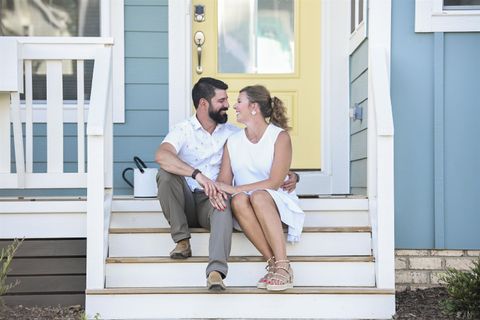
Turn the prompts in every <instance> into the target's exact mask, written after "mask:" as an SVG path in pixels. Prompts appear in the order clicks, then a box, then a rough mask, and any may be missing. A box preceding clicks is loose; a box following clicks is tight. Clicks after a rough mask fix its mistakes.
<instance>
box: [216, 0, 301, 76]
mask: <svg viewBox="0 0 480 320" xmlns="http://www.w3.org/2000/svg"><path fill="white" fill-rule="evenodd" d="M218 5H219V8H218V39H219V41H218V71H219V72H222V73H257V74H265V73H293V72H294V71H295V70H294V65H295V59H294V48H295V30H294V15H295V12H294V3H293V0H268V1H258V2H252V1H250V0H243V1H239V0H224V1H221V2H220V1H219V2H218ZM245 28H247V30H248V32H245Z"/></svg>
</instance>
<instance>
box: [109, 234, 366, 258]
mask: <svg viewBox="0 0 480 320" xmlns="http://www.w3.org/2000/svg"><path fill="white" fill-rule="evenodd" d="M209 237H210V234H208V233H201V234H199V233H194V234H192V238H191V244H192V251H193V255H194V256H208V240H209ZM109 241H110V247H109V257H168V256H169V253H170V251H171V250H172V248H173V246H174V243H173V241H172V239H171V237H170V234H166V233H162V234H159V233H149V234H110V240H109ZM370 254H371V240H370V233H367V232H355V233H346V232H345V233H344V232H338V233H333V232H332V233H304V234H302V240H301V241H300V242H299V243H296V244H294V245H292V244H287V255H289V256H357V255H361V256H368V255H370ZM230 255H231V256H259V255H260V254H259V253H258V251H257V250H256V249H255V247H254V246H253V245H252V244H251V243H250V241H249V240H248V239H247V238H246V237H245V235H244V234H243V233H234V234H233V236H232V249H231V252H230Z"/></svg>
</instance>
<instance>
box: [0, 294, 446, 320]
mask: <svg viewBox="0 0 480 320" xmlns="http://www.w3.org/2000/svg"><path fill="white" fill-rule="evenodd" d="M396 297H397V303H396V305H397V314H396V315H395V316H394V318H393V319H395V320H406V319H409V320H411V319H416V320H419V319H422V320H445V319H455V318H452V317H447V316H446V315H444V314H443V313H442V311H441V309H440V306H439V302H440V301H441V300H444V299H445V298H446V297H447V291H446V290H445V289H444V288H430V289H423V290H416V291H410V290H407V291H404V292H400V293H397V296H396ZM83 315H84V310H83V308H82V307H81V306H79V305H78V306H69V307H25V306H21V305H19V306H7V307H5V308H4V309H3V310H1V311H0V320H13V319H22V320H23V319H25V320H57V319H58V320H82V319H83Z"/></svg>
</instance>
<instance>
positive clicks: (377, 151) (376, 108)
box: [367, 46, 395, 289]
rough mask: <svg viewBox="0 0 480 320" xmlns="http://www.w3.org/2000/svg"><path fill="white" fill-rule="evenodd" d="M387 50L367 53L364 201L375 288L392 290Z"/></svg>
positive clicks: (391, 208)
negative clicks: (365, 189)
mask: <svg viewBox="0 0 480 320" xmlns="http://www.w3.org/2000/svg"><path fill="white" fill-rule="evenodd" d="M387 54H388V53H387V50H386V48H384V47H381V46H380V47H378V46H377V47H373V46H372V48H370V50H369V69H368V77H369V86H368V96H369V104H368V114H369V118H368V168H367V172H368V178H367V179H368V199H369V210H370V218H371V223H372V242H373V243H372V247H373V254H374V256H375V276H376V285H377V287H378V288H384V289H394V288H395V261H394V165H393V164H394V157H393V142H394V141H393V117H392V105H391V101H390V78H389V76H388V68H387Z"/></svg>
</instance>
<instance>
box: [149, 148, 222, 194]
mask: <svg viewBox="0 0 480 320" xmlns="http://www.w3.org/2000/svg"><path fill="white" fill-rule="evenodd" d="M155 161H156V162H157V163H158V164H159V165H160V167H162V169H163V170H165V171H167V172H170V173H173V174H176V175H179V176H184V177H191V176H192V174H193V172H194V171H195V169H196V168H193V167H192V166H190V165H189V164H188V163H186V162H184V161H182V159H180V158H179V157H178V155H177V150H175V147H174V146H173V145H172V144H170V143H168V142H165V143H162V144H161V145H160V147H159V148H158V150H157V152H156V153H155ZM195 180H197V182H198V183H199V184H200V185H201V186H202V187H203V189H204V191H205V194H206V195H207V196H209V197H215V196H216V195H217V193H218V192H219V190H218V188H217V187H216V186H215V183H214V182H213V181H212V180H210V179H209V178H208V177H207V176H205V175H203V174H202V173H201V172H200V173H198V174H197V175H196V176H195Z"/></svg>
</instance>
